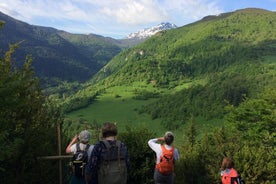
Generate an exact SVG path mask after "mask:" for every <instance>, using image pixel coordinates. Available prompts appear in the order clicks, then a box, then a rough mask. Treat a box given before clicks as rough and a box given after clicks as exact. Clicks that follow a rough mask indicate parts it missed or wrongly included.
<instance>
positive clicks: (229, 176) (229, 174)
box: [221, 168, 245, 184]
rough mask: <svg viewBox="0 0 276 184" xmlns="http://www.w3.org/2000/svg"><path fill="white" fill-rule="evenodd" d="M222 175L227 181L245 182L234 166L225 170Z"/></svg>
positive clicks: (236, 183) (232, 183) (235, 183)
mask: <svg viewBox="0 0 276 184" xmlns="http://www.w3.org/2000/svg"><path fill="white" fill-rule="evenodd" d="M233 175H234V176H233ZM237 175H238V176H237ZM221 177H222V178H223V181H224V182H226V183H230V184H245V181H244V180H243V179H242V178H241V175H240V174H239V173H238V172H237V171H236V170H235V169H234V168H232V169H230V170H229V171H228V172H224V173H223V175H222V176H221Z"/></svg>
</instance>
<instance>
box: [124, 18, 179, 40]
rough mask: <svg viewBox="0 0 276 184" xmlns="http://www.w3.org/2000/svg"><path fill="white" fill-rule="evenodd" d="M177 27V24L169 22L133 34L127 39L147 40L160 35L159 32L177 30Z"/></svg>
mask: <svg viewBox="0 0 276 184" xmlns="http://www.w3.org/2000/svg"><path fill="white" fill-rule="evenodd" d="M175 28H177V26H176V25H175V24H172V23H169V22H161V23H160V24H158V25H156V26H153V27H150V28H145V29H143V30H140V31H138V32H135V33H131V34H129V35H127V36H126V39H146V38H148V37H151V36H153V35H155V34H156V33H158V32H159V31H163V30H168V29H175Z"/></svg>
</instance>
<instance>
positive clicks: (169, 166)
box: [156, 145, 174, 175]
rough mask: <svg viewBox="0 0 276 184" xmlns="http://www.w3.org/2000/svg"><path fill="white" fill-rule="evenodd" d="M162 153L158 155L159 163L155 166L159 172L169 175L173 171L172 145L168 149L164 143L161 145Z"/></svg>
mask: <svg viewBox="0 0 276 184" xmlns="http://www.w3.org/2000/svg"><path fill="white" fill-rule="evenodd" d="M161 148H162V155H161V157H160V163H159V164H157V165H156V168H157V169H158V171H159V172H160V173H161V174H164V175H169V174H171V173H172V172H174V157H173V156H174V147H173V148H172V149H170V150H167V149H166V148H165V145H161Z"/></svg>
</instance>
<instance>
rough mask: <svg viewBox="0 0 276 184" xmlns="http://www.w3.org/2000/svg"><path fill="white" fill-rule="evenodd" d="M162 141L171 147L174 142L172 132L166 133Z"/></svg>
mask: <svg viewBox="0 0 276 184" xmlns="http://www.w3.org/2000/svg"><path fill="white" fill-rule="evenodd" d="M164 141H165V143H166V144H167V145H171V144H172V143H173V141H174V135H173V133H172V132H166V133H165V135H164Z"/></svg>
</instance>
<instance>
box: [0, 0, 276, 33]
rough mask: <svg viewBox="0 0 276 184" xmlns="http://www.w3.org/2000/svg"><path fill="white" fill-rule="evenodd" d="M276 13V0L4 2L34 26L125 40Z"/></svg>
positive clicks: (2, 8) (0, 8) (0, 4)
mask: <svg viewBox="0 0 276 184" xmlns="http://www.w3.org/2000/svg"><path fill="white" fill-rule="evenodd" d="M251 7H254V8H262V9H266V10H270V11H276V0H1V1H0V11H1V12H2V13H4V14H7V15H9V16H11V17H13V18H15V19H18V20H21V21H24V22H27V23H29V24H32V25H39V26H46V27H53V28H56V29H60V30H64V31H67V32H70V33H81V34H89V33H93V34H98V35H102V36H108V37H112V38H123V37H125V36H126V35H128V34H130V33H133V32H137V31H139V30H141V29H144V28H148V27H151V26H155V25H158V24H159V23H161V22H170V23H174V24H176V25H177V26H183V25H186V24H189V23H192V22H195V21H197V20H200V19H201V18H203V17H204V16H207V15H217V14H220V13H224V12H230V11H235V10H238V9H243V8H251Z"/></svg>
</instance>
